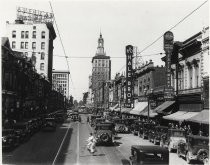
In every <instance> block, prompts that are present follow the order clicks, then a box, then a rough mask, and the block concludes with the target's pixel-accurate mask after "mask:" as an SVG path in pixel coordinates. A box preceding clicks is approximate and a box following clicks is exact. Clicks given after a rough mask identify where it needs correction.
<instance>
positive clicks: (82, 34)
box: [0, 0, 209, 100]
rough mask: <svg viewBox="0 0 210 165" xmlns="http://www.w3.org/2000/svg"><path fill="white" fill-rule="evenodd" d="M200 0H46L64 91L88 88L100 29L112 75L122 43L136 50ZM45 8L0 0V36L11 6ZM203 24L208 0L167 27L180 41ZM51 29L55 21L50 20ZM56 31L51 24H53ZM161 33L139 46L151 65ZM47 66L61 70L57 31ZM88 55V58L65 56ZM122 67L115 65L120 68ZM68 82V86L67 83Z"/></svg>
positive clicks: (79, 94) (43, 3)
mask: <svg viewBox="0 0 210 165" xmlns="http://www.w3.org/2000/svg"><path fill="white" fill-rule="evenodd" d="M203 2H204V1H201V0H197V1H191V0H187V1H181V0H180V1H140V0H139V1H110V0H109V1H58V0H57V1H51V4H52V7H53V10H54V14H55V19H56V21H57V24H58V28H59V31H60V35H61V38H62V41H63V44H64V47H65V50H66V54H67V56H68V57H70V58H68V62H69V65H70V72H71V77H72V81H73V84H72V83H71V82H70V93H71V94H72V95H73V97H74V98H75V99H78V100H80V99H82V93H83V92H86V91H88V76H89V75H90V74H91V70H92V63H91V58H92V57H93V56H95V52H96V49H97V40H98V37H99V34H100V31H101V33H102V35H103V38H104V46H105V51H106V54H107V55H108V56H110V57H111V61H112V68H111V70H112V73H111V75H112V78H114V76H115V74H116V73H117V72H119V71H120V69H121V68H122V67H123V66H124V65H125V58H112V57H125V46H126V45H128V44H131V45H134V46H137V47H138V49H139V51H141V50H142V49H144V48H145V47H146V46H147V45H149V44H151V43H152V42H153V41H154V40H155V39H157V38H158V37H160V36H161V35H162V34H163V33H164V32H166V31H167V30H169V29H170V28H171V27H172V26H174V25H175V24H176V23H178V22H179V21H180V20H181V19H183V18H184V17H185V16H186V15H188V14H189V13H190V12H191V11H193V10H194V9H196V8H197V7H198V6H199V5H201V4H202V3H203ZM17 6H21V7H26V8H31V9H37V10H42V11H47V12H51V8H50V5H49V2H48V1H43V0H42V1H28V0H27V1H23V0H21V1H8V0H7V1H6V0H5V1H1V2H0V16H1V18H0V35H1V36H5V35H6V34H5V28H6V21H9V22H14V20H15V18H16V7H17ZM208 25H209V2H207V3H206V4H205V5H203V6H202V7H201V8H200V9H199V10H197V11H196V12H195V13H193V14H192V15H191V16H189V17H188V18H187V19H186V20H185V21H184V22H182V23H181V24H179V25H178V26H177V27H176V28H174V29H173V30H172V32H173V33H174V37H175V41H183V40H186V39H187V38H189V37H191V36H192V35H194V34H196V33H198V32H199V31H201V30H202V28H203V27H204V26H208ZM54 28H55V29H56V27H55V26H54ZM56 32H57V29H56ZM161 52H164V51H163V39H162V38H161V39H160V40H159V41H158V42H156V43H155V44H154V45H153V46H151V47H149V48H148V49H147V50H145V51H144V52H142V53H141V54H142V56H143V60H144V62H146V61H147V60H149V59H152V60H153V61H154V63H155V65H164V63H163V62H162V61H161V57H162V56H161V55H154V56H144V55H148V54H155V53H161ZM54 54H55V56H54V62H53V68H54V69H57V70H61V69H62V70H67V64H66V61H65V58H63V57H58V55H59V56H64V52H63V50H62V47H61V44H60V40H59V36H58V35H57V38H56V39H55V42H54ZM71 57H90V58H71ZM124 70H125V67H124V68H123V69H122V70H121V72H122V71H124ZM73 86H74V88H73Z"/></svg>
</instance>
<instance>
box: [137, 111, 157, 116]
mask: <svg viewBox="0 0 210 165" xmlns="http://www.w3.org/2000/svg"><path fill="white" fill-rule="evenodd" d="M140 115H141V116H148V110H147V111H145V110H144V112H142V113H141V114H140ZM155 116H157V113H156V112H154V111H153V110H149V117H155Z"/></svg>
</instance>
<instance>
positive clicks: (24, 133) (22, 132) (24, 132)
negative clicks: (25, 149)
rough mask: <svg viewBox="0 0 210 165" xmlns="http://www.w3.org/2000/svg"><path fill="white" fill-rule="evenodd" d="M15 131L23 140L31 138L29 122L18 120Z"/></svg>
mask: <svg viewBox="0 0 210 165" xmlns="http://www.w3.org/2000/svg"><path fill="white" fill-rule="evenodd" d="M14 131H15V133H16V134H17V135H19V136H20V139H21V142H25V141H27V140H29V138H30V131H29V127H28V122H18V123H15V124H14Z"/></svg>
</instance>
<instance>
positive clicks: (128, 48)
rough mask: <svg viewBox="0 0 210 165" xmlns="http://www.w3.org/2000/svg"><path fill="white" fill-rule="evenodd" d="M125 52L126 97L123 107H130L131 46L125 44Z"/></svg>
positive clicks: (131, 96)
mask: <svg viewBox="0 0 210 165" xmlns="http://www.w3.org/2000/svg"><path fill="white" fill-rule="evenodd" d="M125 52H126V99H125V107H127V108H131V104H132V98H133V95H132V76H133V68H132V59H133V46H132V45H127V46H126V48H125Z"/></svg>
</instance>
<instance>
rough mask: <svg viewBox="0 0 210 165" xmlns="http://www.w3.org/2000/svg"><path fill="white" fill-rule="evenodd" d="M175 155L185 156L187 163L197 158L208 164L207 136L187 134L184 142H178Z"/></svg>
mask: <svg viewBox="0 0 210 165" xmlns="http://www.w3.org/2000/svg"><path fill="white" fill-rule="evenodd" d="M177 155H178V156H179V157H181V156H183V157H185V158H186V161H187V163H189V164H190V163H191V161H192V160H198V161H200V162H203V163H204V164H208V159H209V137H205V136H198V135H188V136H187V140H186V142H184V141H181V142H179V143H178V148H177Z"/></svg>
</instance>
